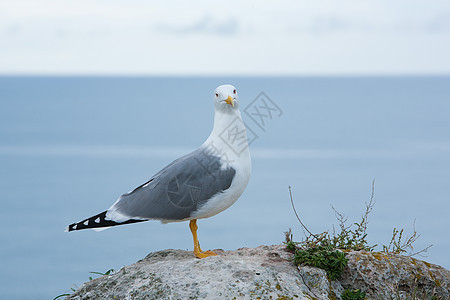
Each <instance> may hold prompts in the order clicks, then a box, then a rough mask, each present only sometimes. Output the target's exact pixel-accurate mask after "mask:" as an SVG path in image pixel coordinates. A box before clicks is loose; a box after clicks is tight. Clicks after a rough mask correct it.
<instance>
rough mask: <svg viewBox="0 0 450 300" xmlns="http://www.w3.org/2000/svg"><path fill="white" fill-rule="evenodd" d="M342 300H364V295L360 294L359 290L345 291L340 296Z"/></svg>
mask: <svg viewBox="0 0 450 300" xmlns="http://www.w3.org/2000/svg"><path fill="white" fill-rule="evenodd" d="M341 297H342V300H364V298H365V297H366V293H364V292H362V291H361V290H349V289H346V290H345V291H344V292H343V293H342V294H341Z"/></svg>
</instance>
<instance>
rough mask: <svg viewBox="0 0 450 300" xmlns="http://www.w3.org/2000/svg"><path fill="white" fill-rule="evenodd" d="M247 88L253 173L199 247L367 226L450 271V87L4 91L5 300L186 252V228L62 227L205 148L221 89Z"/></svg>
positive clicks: (91, 84)
mask: <svg viewBox="0 0 450 300" xmlns="http://www.w3.org/2000/svg"><path fill="white" fill-rule="evenodd" d="M223 83H231V84H233V85H235V86H236V87H237V89H238V93H239V95H240V101H241V111H242V115H243V118H244V121H245V122H246V124H247V127H248V128H249V132H251V136H252V141H251V145H250V151H251V153H252V160H253V174H252V177H251V179H250V183H249V185H248V187H247V189H246V191H245V192H244V194H243V195H242V196H241V198H240V199H239V200H238V202H237V203H236V204H234V205H233V206H232V207H231V208H229V209H228V210H226V211H224V212H223V213H221V214H219V215H217V216H215V217H212V218H210V219H205V220H200V221H199V222H198V225H199V239H200V242H201V245H202V248H204V249H217V248H221V249H226V250H230V249H237V248H240V247H255V246H259V245H263V244H265V245H268V244H279V243H281V242H282V241H283V240H284V232H285V231H286V230H288V228H292V230H293V233H294V239H296V240H301V239H302V238H303V237H304V234H303V231H302V229H301V227H300V224H299V223H298V221H297V219H296V217H295V215H294V213H293V210H292V208H291V204H290V198H289V190H288V186H291V187H292V192H293V198H294V202H295V205H296V209H297V212H298V213H299V215H300V218H301V219H302V221H303V223H305V224H306V225H307V226H308V227H309V229H310V230H311V231H314V232H322V231H325V230H330V231H332V230H333V226H334V227H335V228H336V229H337V228H338V227H337V226H338V222H337V221H336V217H335V214H334V212H333V209H332V208H331V206H333V207H334V208H335V209H336V210H337V211H339V212H341V213H343V214H344V215H345V216H347V217H348V221H347V223H348V225H350V224H351V223H353V222H358V221H360V218H361V216H362V214H363V213H364V210H365V203H366V202H368V201H369V200H370V196H371V188H372V181H373V180H375V200H376V204H375V206H374V208H373V211H372V212H371V213H370V215H369V225H368V240H369V243H370V244H378V245H379V246H378V247H377V249H381V247H382V245H383V244H384V245H387V244H388V243H389V241H390V239H391V236H392V230H393V229H394V228H397V229H401V228H404V230H405V233H404V235H411V234H412V233H413V231H414V228H413V226H414V224H415V230H416V231H417V232H418V233H419V234H420V238H419V239H418V240H417V241H416V242H415V244H414V249H413V250H412V252H416V251H420V250H422V249H424V248H426V247H427V246H428V245H431V244H432V245H433V246H432V247H431V248H430V249H429V250H428V252H427V253H425V255H426V256H427V257H425V258H422V257H417V258H419V259H423V260H425V261H428V262H430V263H434V264H438V265H441V266H444V267H446V268H447V269H448V268H450V256H449V253H450V237H449V234H448V230H449V227H450V218H449V215H450V198H449V194H450V193H449V188H450V77H448V76H441V77H275V78H269V77H235V78H234V77H205V78H201V77H7V76H3V77H0V192H1V196H0V197H1V198H0V199H1V200H0V201H1V202H0V203H1V209H0V241H1V242H0V243H1V246H0V259H1V268H0V298H1V299H53V298H54V297H56V296H58V295H60V294H63V293H68V292H71V288H76V287H77V286H80V285H81V284H82V283H83V282H85V281H87V280H88V278H89V276H93V277H95V275H93V274H91V273H89V272H105V271H107V270H109V269H111V268H112V269H115V270H118V269H120V268H121V267H122V266H124V265H128V264H131V263H134V262H135V261H137V260H139V259H141V258H143V257H144V256H145V255H147V254H148V253H150V252H152V251H158V250H162V249H167V248H174V249H187V250H192V248H193V245H192V237H191V234H190V231H189V228H188V224H187V223H185V222H183V223H172V224H166V225H163V224H161V223H159V222H157V221H151V222H144V223H139V224H131V225H125V226H118V227H115V228H111V229H108V230H106V231H102V232H94V231H90V230H86V231H80V232H71V233H65V232H64V229H65V226H67V225H68V224H70V223H72V222H75V221H79V220H81V219H83V218H85V217H90V216H92V215H94V214H96V213H99V212H101V211H103V210H105V209H107V208H108V207H109V206H110V205H111V204H112V203H114V201H115V200H116V199H117V198H118V197H119V196H120V195H121V194H123V193H125V192H127V191H129V190H131V189H133V188H134V187H136V186H138V185H140V184H141V183H144V182H145V181H146V180H147V179H149V177H150V176H152V175H153V174H155V173H156V172H157V171H159V170H160V169H161V168H163V167H164V166H165V165H166V164H168V163H170V162H171V161H172V160H174V159H176V158H177V157H179V156H181V155H183V154H185V153H187V152H189V151H191V150H193V149H195V148H196V147H198V146H199V145H200V144H202V143H203V141H204V140H205V139H206V137H207V136H208V135H209V133H210V131H211V129H212V122H213V104H212V96H213V91H214V89H215V87H216V86H218V85H220V84H223Z"/></svg>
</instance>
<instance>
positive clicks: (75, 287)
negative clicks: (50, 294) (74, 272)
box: [53, 269, 114, 300]
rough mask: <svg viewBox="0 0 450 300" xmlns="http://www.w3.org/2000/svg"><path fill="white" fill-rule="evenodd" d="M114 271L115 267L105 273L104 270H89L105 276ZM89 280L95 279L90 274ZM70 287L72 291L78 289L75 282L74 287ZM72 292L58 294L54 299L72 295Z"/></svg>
mask: <svg viewBox="0 0 450 300" xmlns="http://www.w3.org/2000/svg"><path fill="white" fill-rule="evenodd" d="M112 272H114V269H109V270H108V271H106V272H105V273H102V272H89V273H91V274H97V275H100V276H104V275H110V274H111V273H112ZM89 280H93V278H92V276H89ZM70 289H71V290H72V293H74V292H75V291H76V290H77V289H78V287H77V286H76V285H75V284H73V285H72V287H70ZM72 293H70V294H69V293H66V294H61V295H58V296H56V297H55V298H53V300H57V299H59V298H62V297H67V296H70V295H72Z"/></svg>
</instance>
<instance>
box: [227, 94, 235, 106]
mask: <svg viewBox="0 0 450 300" xmlns="http://www.w3.org/2000/svg"><path fill="white" fill-rule="evenodd" d="M225 102H226V103H227V104H230V105H231V106H233V107H234V99H233V98H231V96H228V98H227V100H225Z"/></svg>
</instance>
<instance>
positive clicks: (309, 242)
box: [285, 181, 431, 280]
mask: <svg viewBox="0 0 450 300" xmlns="http://www.w3.org/2000/svg"><path fill="white" fill-rule="evenodd" d="M374 194H375V181H372V193H371V196H370V201H369V202H366V209H365V212H364V214H363V215H362V217H361V220H360V221H359V222H354V223H352V224H351V225H346V222H347V218H346V217H345V216H344V215H343V214H341V213H340V212H338V211H337V210H336V209H335V208H334V207H333V206H332V208H333V210H334V212H335V215H336V219H337V221H338V223H339V228H340V231H339V233H336V231H335V230H334V228H333V231H332V233H330V232H329V231H324V232H322V233H319V234H313V233H312V232H311V231H309V229H308V228H307V226H306V225H305V224H303V222H302V221H301V219H300V217H299V215H298V213H297V211H296V209H295V205H294V200H293V197H292V190H291V187H290V186H289V196H290V200H291V205H292V209H293V211H294V213H295V216H296V217H297V220H298V221H299V223H300V225H301V227H302V229H303V230H304V233H305V238H304V239H303V240H302V241H300V242H294V241H293V237H292V232H291V229H289V231H287V232H285V236H286V241H285V244H286V248H287V249H288V250H290V251H292V252H293V253H294V262H295V264H297V265H299V264H305V265H310V266H314V267H319V268H321V269H324V270H326V271H327V274H328V276H329V278H330V279H332V280H334V279H337V278H339V276H340V274H341V273H342V270H343V269H344V267H345V266H346V265H347V261H348V259H347V258H345V253H344V252H342V251H346V250H354V251H360V250H365V251H369V252H373V251H374V249H375V247H377V245H370V244H369V243H368V241H367V232H366V231H367V226H368V219H369V214H370V213H371V212H372V209H373V207H374V205H375V198H374ZM402 237H403V229H401V230H397V229H396V228H394V231H393V235H392V239H391V241H390V243H389V245H388V246H385V245H383V251H384V252H388V253H394V254H400V253H404V252H407V249H409V250H413V247H412V244H413V243H414V242H415V241H416V240H417V239H418V238H419V236H418V235H417V233H416V230H415V227H414V233H413V235H412V236H411V237H409V238H407V239H406V240H405V241H403V240H402ZM430 247H431V245H430V246H428V247H427V248H425V249H424V250H421V251H419V252H416V253H413V254H410V256H413V255H416V254H420V253H422V252H426V251H427V250H428V248H430ZM338 250H341V251H338Z"/></svg>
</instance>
